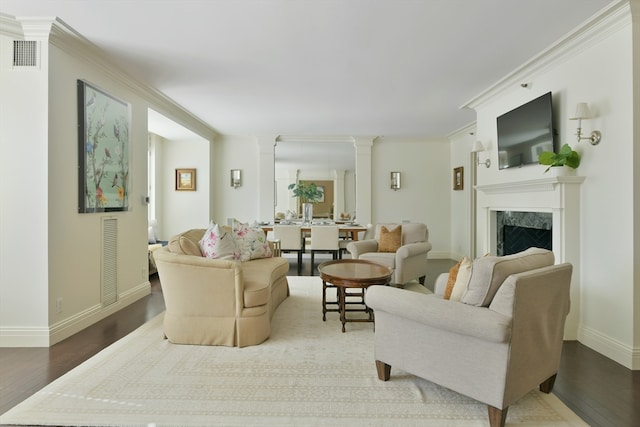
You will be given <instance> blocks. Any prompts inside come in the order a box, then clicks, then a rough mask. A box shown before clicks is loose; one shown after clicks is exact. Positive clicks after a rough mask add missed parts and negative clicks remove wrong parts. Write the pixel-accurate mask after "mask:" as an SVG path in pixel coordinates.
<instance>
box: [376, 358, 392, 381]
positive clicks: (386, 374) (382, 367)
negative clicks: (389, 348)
mask: <svg viewBox="0 0 640 427" xmlns="http://www.w3.org/2000/svg"><path fill="white" fill-rule="evenodd" d="M376 371H378V379H380V380H382V381H389V378H391V365H387V364H386V363H384V362H381V361H379V360H376Z"/></svg>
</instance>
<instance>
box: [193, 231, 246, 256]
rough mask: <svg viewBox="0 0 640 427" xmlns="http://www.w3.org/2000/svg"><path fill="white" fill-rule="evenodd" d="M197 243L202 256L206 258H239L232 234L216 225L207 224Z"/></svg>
mask: <svg viewBox="0 0 640 427" xmlns="http://www.w3.org/2000/svg"><path fill="white" fill-rule="evenodd" d="M199 243H200V249H201V250H202V255H204V256H205V257H207V258H212V259H227V260H233V259H238V258H239V253H238V249H237V247H236V241H235V238H234V237H233V234H231V233H229V232H228V231H225V230H224V229H223V228H221V227H220V226H219V225H218V224H214V223H211V224H209V228H207V231H205V232H204V235H203V236H202V239H200V242H199Z"/></svg>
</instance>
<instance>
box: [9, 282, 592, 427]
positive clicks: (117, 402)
mask: <svg viewBox="0 0 640 427" xmlns="http://www.w3.org/2000/svg"><path fill="white" fill-rule="evenodd" d="M289 283H290V287H291V296H290V297H289V298H287V300H286V301H285V302H284V303H283V304H282V305H281V306H280V307H279V308H278V310H277V311H276V313H275V315H274V318H273V323H272V333H271V337H270V338H269V339H268V340H267V341H266V342H264V343H263V344H261V345H258V346H252V347H245V348H241V349H239V348H228V347H206V346H184V345H173V344H170V343H169V342H168V341H166V340H164V339H163V335H162V327H161V322H162V315H160V316H158V317H156V318H155V319H153V320H151V321H150V322H148V323H147V324H145V325H143V326H141V327H140V328H139V329H137V330H136V331H134V332H133V333H131V334H130V335H128V336H126V337H125V338H123V339H122V340H120V341H118V342H116V343H114V344H113V345H111V346H110V347H108V348H106V349H105V350H104V351H102V352H101V353H99V354H97V355H96V356H94V357H93V358H91V359H90V360H88V361H87V362H85V363H84V364H82V365H80V366H78V367H77V368H75V369H74V370H72V371H71V372H69V373H67V374H66V375H64V376H63V377H61V378H59V379H58V380H56V381H55V382H53V383H51V384H49V385H48V386H47V387H45V388H44V389H43V390H42V391H40V392H38V393H36V394H35V395H33V396H32V397H30V398H29V399H27V400H26V401H24V402H23V403H21V404H19V405H18V406H16V407H15V408H13V409H11V410H10V411H8V412H7V413H5V414H4V415H2V416H0V423H2V424H20V425H64V426H213V425H216V426H329V425H330V426H336V425H339V426H346V425H353V426H363V425H367V426H394V427H395V426H438V427H440V426H465V427H467V426H487V425H488V417H487V408H486V406H485V405H483V404H481V403H479V402H476V401H474V400H471V399H469V398H466V397H465V396H462V395H459V394H457V393H455V392H452V391H450V390H448V389H445V388H443V387H439V386H437V385H435V384H433V383H430V382H428V381H425V380H422V379H420V378H416V377H414V376H411V375H408V374H406V373H404V372H402V371H400V370H398V369H393V368H392V371H391V380H390V381H388V382H383V381H380V380H378V379H377V375H376V369H375V364H374V359H373V324H371V323H348V324H347V332H346V333H342V332H340V330H341V326H340V321H339V320H338V315H337V313H328V314H327V321H326V322H323V321H322V311H321V302H320V301H321V282H320V279H319V278H317V277H290V278H289ZM409 291H410V290H408V292H409ZM507 425H521V426H536V427H539V426H547V427H552V426H553V427H555V426H584V425H586V424H584V423H583V422H582V421H581V420H580V419H579V418H578V417H577V416H576V415H575V414H573V413H572V412H571V411H570V410H569V409H568V408H566V407H565V406H564V405H563V404H562V403H561V402H560V401H559V400H558V399H557V398H556V397H555V396H554V395H553V394H551V395H546V394H543V393H540V392H538V391H532V392H531V393H529V394H528V395H527V396H525V397H524V398H523V399H521V400H520V401H519V402H518V403H517V404H515V405H513V406H512V407H511V408H510V409H509V413H508V417H507Z"/></svg>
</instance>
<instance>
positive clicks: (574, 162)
mask: <svg viewBox="0 0 640 427" xmlns="http://www.w3.org/2000/svg"><path fill="white" fill-rule="evenodd" d="M538 163H540V164H541V165H545V166H549V167H548V168H547V169H545V173H546V172H549V170H550V169H551V168H554V167H562V166H567V167H569V168H572V169H576V168H577V167H578V166H580V154H578V152H577V151H574V150H573V149H572V148H571V146H570V145H569V144H564V145H563V146H562V147H561V148H560V151H558V152H557V153H555V152H553V151H543V152H541V153H540V154H539V155H538Z"/></svg>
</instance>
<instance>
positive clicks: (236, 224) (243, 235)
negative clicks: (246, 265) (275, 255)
mask: <svg viewBox="0 0 640 427" xmlns="http://www.w3.org/2000/svg"><path fill="white" fill-rule="evenodd" d="M233 235H234V237H235V238H236V243H237V245H238V252H239V253H240V261H249V260H251V259H257V258H270V257H271V256H272V253H271V247H270V246H269V242H268V241H267V236H266V234H264V231H263V230H262V228H260V227H252V226H250V225H249V224H245V223H242V222H240V221H238V220H236V219H234V220H233Z"/></svg>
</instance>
